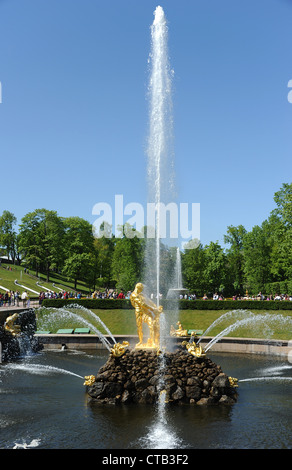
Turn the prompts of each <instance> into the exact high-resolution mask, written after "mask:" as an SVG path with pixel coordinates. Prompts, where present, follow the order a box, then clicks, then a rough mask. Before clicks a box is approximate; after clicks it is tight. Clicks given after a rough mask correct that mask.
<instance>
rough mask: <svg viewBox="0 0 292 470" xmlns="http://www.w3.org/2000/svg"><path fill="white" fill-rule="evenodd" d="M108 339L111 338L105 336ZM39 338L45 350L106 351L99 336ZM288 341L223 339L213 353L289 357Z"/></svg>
mask: <svg viewBox="0 0 292 470" xmlns="http://www.w3.org/2000/svg"><path fill="white" fill-rule="evenodd" d="M105 336H106V338H107V339H110V337H109V336H107V335H105ZM35 337H37V338H38V340H39V341H40V343H41V344H42V346H43V348H44V349H59V348H61V346H62V345H63V344H66V346H67V348H68V349H85V350H86V349H93V350H94V349H100V350H106V348H105V347H104V345H103V343H102V342H101V340H100V338H99V337H98V335H94V334H82V335H61V334H58V335H57V334H48V335H38V334H36V335H35ZM212 338H213V337H212V336H205V337H204V339H203V340H202V341H201V345H202V346H203V347H205V346H206V345H207V344H208V342H209V341H210V340H211V339H212ZM115 340H116V341H117V342H118V343H122V342H123V341H129V343H130V346H132V347H134V345H135V344H136V343H137V341H138V336H137V335H115ZM184 340H189V337H180V338H174V337H169V341H168V345H169V349H171V348H173V347H175V346H176V345H179V344H181V343H182V341H184ZM288 343H289V342H288V341H285V340H276V339H273V340H272V339H270V340H269V339H259V338H236V337H231V336H230V337H223V338H221V339H220V340H219V341H218V342H217V343H216V344H214V345H213V347H212V351H214V352H227V353H236V354H237V353H243V354H268V355H272V356H286V357H287V356H288V353H289V351H290V350H291V346H289V344H288Z"/></svg>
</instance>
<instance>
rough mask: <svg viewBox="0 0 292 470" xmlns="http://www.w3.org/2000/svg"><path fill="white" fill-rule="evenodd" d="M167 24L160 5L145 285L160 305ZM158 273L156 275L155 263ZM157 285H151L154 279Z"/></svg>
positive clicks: (168, 93) (168, 163) (154, 28)
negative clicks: (150, 231) (151, 234)
mask: <svg viewBox="0 0 292 470" xmlns="http://www.w3.org/2000/svg"><path fill="white" fill-rule="evenodd" d="M167 42H168V28H167V22H166V18H165V15H164V11H163V9H162V7H161V6H158V7H157V8H156V10H155V12H154V21H153V24H152V25H151V53H150V57H149V63H150V64H151V74H150V80H149V102H150V109H149V137H148V148H147V156H148V199H149V202H150V203H154V204H155V208H156V212H155V215H156V219H155V244H154V243H153V239H151V238H150V239H149V238H148V237H147V242H146V256H145V258H146V259H145V261H146V276H145V277H146V285H148V286H149V287H150V288H151V289H153V287H154V289H153V290H154V292H155V293H156V303H157V307H158V306H159V300H160V299H159V295H160V279H161V276H165V275H166V274H167V273H162V272H161V268H162V266H161V254H160V239H161V213H160V204H161V203H165V204H166V203H168V202H169V201H170V197H171V195H172V193H173V188H174V173H173V118H172V81H171V76H172V72H171V69H170V65H169V60H168V47H167ZM154 264H155V270H156V272H155V275H154V276H153V274H154V273H153V265H154ZM153 279H155V280H156V285H155V286H153V285H151V284H152V282H151V280H153Z"/></svg>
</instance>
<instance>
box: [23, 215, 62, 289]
mask: <svg viewBox="0 0 292 470" xmlns="http://www.w3.org/2000/svg"><path fill="white" fill-rule="evenodd" d="M63 236H64V225H63V220H62V219H61V218H60V217H59V216H58V214H57V212H56V211H49V210H47V209H36V210H35V211H33V212H29V213H28V214H26V215H25V216H24V217H23V218H22V219H21V224H20V231H19V236H18V245H19V249H20V251H21V253H22V255H23V257H24V258H25V263H26V265H27V266H28V267H30V268H32V269H35V271H36V275H38V272H39V271H44V272H46V274H47V282H48V281H49V278H50V271H51V270H53V269H57V268H58V267H59V266H60V265H61V264H62V262H63V243H62V242H63Z"/></svg>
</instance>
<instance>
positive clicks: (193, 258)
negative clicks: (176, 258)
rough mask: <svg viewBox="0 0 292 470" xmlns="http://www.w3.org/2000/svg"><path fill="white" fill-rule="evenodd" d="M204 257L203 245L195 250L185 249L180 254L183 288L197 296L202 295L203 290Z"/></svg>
mask: <svg viewBox="0 0 292 470" xmlns="http://www.w3.org/2000/svg"><path fill="white" fill-rule="evenodd" d="M205 265H206V257H205V251H204V248H203V245H202V244H201V243H200V244H198V245H197V246H196V247H195V248H188V246H187V247H186V248H185V250H184V253H183V254H182V275H183V279H184V282H185V285H184V287H186V288H187V289H189V290H190V291H191V292H194V293H196V294H197V295H203V294H204V290H205V280H204V270H205Z"/></svg>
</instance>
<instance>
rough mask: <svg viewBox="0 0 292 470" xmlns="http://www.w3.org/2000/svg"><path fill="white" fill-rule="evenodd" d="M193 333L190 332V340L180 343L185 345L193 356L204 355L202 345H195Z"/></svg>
mask: <svg viewBox="0 0 292 470" xmlns="http://www.w3.org/2000/svg"><path fill="white" fill-rule="evenodd" d="M194 337H195V333H194V332H192V334H191V340H190V341H183V342H182V343H181V344H182V346H185V347H186V349H187V350H188V352H189V353H190V354H191V355H192V356H195V357H204V356H206V354H205V353H204V349H203V348H202V346H201V345H200V346H197V345H196V342H195V340H194Z"/></svg>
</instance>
